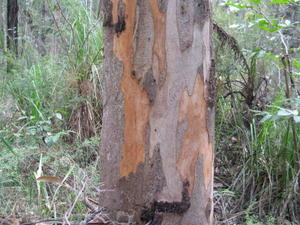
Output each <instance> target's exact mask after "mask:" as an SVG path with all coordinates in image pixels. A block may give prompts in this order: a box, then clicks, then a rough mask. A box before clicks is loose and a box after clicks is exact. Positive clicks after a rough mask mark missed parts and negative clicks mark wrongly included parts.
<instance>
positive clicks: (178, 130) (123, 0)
mask: <svg viewBox="0 0 300 225" xmlns="http://www.w3.org/2000/svg"><path fill="white" fill-rule="evenodd" d="M102 3H103V5H102V7H103V13H104V27H105V28H104V29H105V40H104V43H105V62H104V67H105V68H104V70H105V77H104V93H103V104H104V113H103V127H102V134H101V141H102V146H101V179H102V184H103V186H102V192H101V197H100V200H101V205H103V206H106V207H107V208H108V214H109V216H110V219H111V220H112V221H115V222H112V224H146V223H148V222H149V221H152V223H148V224H162V225H177V224H178V225H202V224H203V225H206V224H212V213H213V212H212V188H213V185H212V183H213V140H214V97H215V90H214V86H215V85H214V77H213V71H214V66H213V63H212V62H213V61H212V56H211V28H212V23H211V18H210V3H209V0H177V1H175V0H170V1H168V0H139V1H137V0H104V1H102Z"/></svg>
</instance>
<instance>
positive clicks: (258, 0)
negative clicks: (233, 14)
mask: <svg viewBox="0 0 300 225" xmlns="http://www.w3.org/2000/svg"><path fill="white" fill-rule="evenodd" d="M249 2H251V3H254V4H257V5H258V4H260V3H261V0H249Z"/></svg>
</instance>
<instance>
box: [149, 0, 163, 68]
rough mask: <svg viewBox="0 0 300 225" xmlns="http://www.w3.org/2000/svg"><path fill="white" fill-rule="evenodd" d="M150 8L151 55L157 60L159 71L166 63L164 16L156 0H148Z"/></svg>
mask: <svg viewBox="0 0 300 225" xmlns="http://www.w3.org/2000/svg"><path fill="white" fill-rule="evenodd" d="M150 4H151V10H152V15H153V21H154V34H155V37H154V45H153V55H154V56H156V57H157V59H158V62H159V72H162V71H163V70H164V67H165V63H166V47H165V41H166V17H165V14H163V13H161V12H160V10H159V7H158V5H157V0H150Z"/></svg>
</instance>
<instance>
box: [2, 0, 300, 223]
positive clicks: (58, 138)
mask: <svg viewBox="0 0 300 225" xmlns="http://www.w3.org/2000/svg"><path fill="white" fill-rule="evenodd" d="M98 4H99V1H96V0H60V1H58V0H45V1H33V0H28V1H19V7H20V10H19V37H18V50H19V55H18V57H17V56H15V55H14V54H13V52H10V51H9V50H8V49H7V46H6V33H7V31H6V23H5V21H6V20H5V18H6V10H5V9H6V1H1V2H0V8H1V18H2V20H1V21H2V22H1V24H0V26H1V28H2V29H0V161H1V163H0V218H2V217H1V216H2V215H3V216H5V218H18V220H19V221H21V222H27V221H32V220H34V219H35V218H36V219H38V218H45V217H46V218H61V217H64V218H67V219H68V220H70V221H78V220H80V219H81V218H82V217H84V214H85V213H88V212H89V210H92V209H91V208H93V207H97V205H95V204H94V202H95V201H93V199H95V200H97V192H99V173H98V169H99V168H98V148H99V143H100V141H101V140H100V139H99V131H100V129H101V111H102V105H101V95H100V93H101V77H102V71H101V63H102V59H103V55H102V47H103V44H102V38H103V37H102V28H101V16H100V13H99V5H98ZM213 9H214V10H213V19H214V50H215V61H216V65H217V67H216V81H217V87H218V102H217V115H216V157H215V193H214V196H215V217H216V221H217V222H216V223H217V224H249V225H250V224H299V221H300V218H299V216H300V212H299V209H300V200H299V199H300V198H299V181H300V180H299V174H300V170H299V169H300V168H299V159H300V157H299V149H300V147H299V146H300V143H299V142H300V138H299V137H300V127H299V124H300V115H299V111H300V99H299V92H300V90H299V76H300V39H299V37H300V13H299V12H300V2H299V0H264V1H262V0H216V1H214V3H213ZM8 64H9V65H12V69H11V70H10V71H9V72H7V65H8ZM16 199H18V201H16ZM93 204H94V205H93ZM91 205H92V206H91ZM0 223H1V221H0Z"/></svg>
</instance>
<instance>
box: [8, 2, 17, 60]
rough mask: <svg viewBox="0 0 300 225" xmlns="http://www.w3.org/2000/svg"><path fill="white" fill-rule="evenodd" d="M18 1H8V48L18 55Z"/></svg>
mask: <svg viewBox="0 0 300 225" xmlns="http://www.w3.org/2000/svg"><path fill="white" fill-rule="evenodd" d="M18 11H19V5H18V0H7V48H8V49H9V50H11V51H12V52H13V53H14V54H15V55H16V56H17V55H18Z"/></svg>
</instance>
